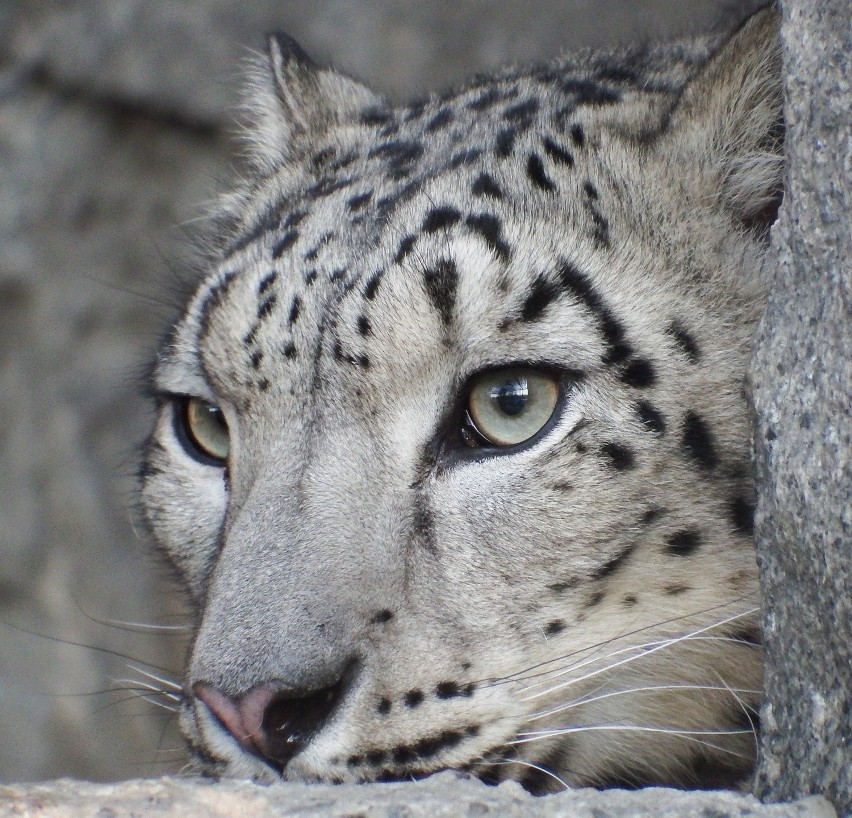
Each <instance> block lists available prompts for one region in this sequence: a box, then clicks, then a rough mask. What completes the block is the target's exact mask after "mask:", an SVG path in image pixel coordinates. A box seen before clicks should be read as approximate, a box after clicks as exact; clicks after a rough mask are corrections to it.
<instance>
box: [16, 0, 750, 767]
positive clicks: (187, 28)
mask: <svg viewBox="0 0 852 818" xmlns="http://www.w3.org/2000/svg"><path fill="white" fill-rule="evenodd" d="M756 5H759V0H594V1H593V0H541V1H540V2H531V3H520V2H517V0H466V1H465V2H460V3H441V2H437V0H431V2H423V1H422V0H421V1H420V2H415V0H371V2H354V0H314V2H311V3H307V2H297V0H277V1H276V2H273V0H252V1H251V2H240V1H239V0H180V1H178V0H2V2H0V781H14V780H21V781H23V780H37V779H43V778H50V777H55V776H60V775H73V776H78V777H85V778H92V779H116V778H123V777H128V776H139V775H141V776H147V775H158V774H163V773H166V772H170V771H175V770H177V769H179V768H180V766H181V764H182V763H183V757H182V755H181V751H180V741H179V739H178V737H177V735H176V733H175V732H174V730H173V725H172V724H171V722H170V720H169V714H168V713H167V712H165V711H163V710H162V709H160V708H158V707H157V706H155V705H153V704H150V703H148V702H145V701H143V700H142V699H140V698H139V697H138V696H137V695H136V694H135V692H134V691H132V690H127V689H126V688H127V687H128V686H132V685H129V683H128V682H126V681H122V680H123V679H128V678H133V679H135V680H137V682H139V681H141V682H144V683H152V684H155V683H154V682H152V681H151V680H150V679H147V681H146V677H145V676H144V675H142V673H141V672H140V670H139V668H147V670H148V671H150V672H152V673H154V674H157V675H166V676H171V677H179V672H180V667H181V664H182V660H183V654H184V651H185V641H184V640H185V634H184V633H183V632H182V631H180V630H177V631H159V632H157V633H139V632H134V631H131V630H128V629H127V628H125V627H124V626H120V625H118V624H116V622H118V621H123V622H131V623H132V622H137V623H139V622H143V623H157V624H160V625H168V626H180V625H185V624H186V622H187V621H188V620H187V617H186V614H185V612H184V610H183V607H182V602H181V599H180V593H179V591H178V589H177V588H176V587H175V586H174V585H172V584H171V583H170V581H169V575H168V571H167V570H166V569H165V568H164V567H163V566H162V564H161V563H160V562H159V561H158V559H157V557H156V555H155V553H154V551H153V549H152V548H151V546H150V544H149V543H148V542H146V541H145V539H144V537H143V536H142V535H141V534H138V533H137V530H136V529H137V528H138V526H134V515H135V512H134V510H133V506H134V478H133V473H134V467H135V461H136V459H137V450H138V446H139V445H140V443H141V441H142V440H143V439H144V437H145V434H146V431H147V428H148V425H149V422H150V418H149V414H148V410H147V408H146V405H145V401H144V398H143V387H144V375H145V370H146V365H147V363H148V362H149V361H150V360H151V357H152V354H153V351H154V349H155V347H156V342H157V339H158V337H159V335H160V334H161V333H162V332H163V330H164V328H165V326H166V325H167V323H168V321H169V320H170V318H171V316H173V315H174V313H175V310H176V309H177V307H178V306H179V299H180V293H182V292H185V290H186V287H187V286H188V282H191V281H192V278H193V275H194V274H193V271H192V264H191V258H192V253H191V249H190V248H191V236H192V232H193V222H194V221H195V220H196V219H198V217H199V215H200V212H201V211H200V208H199V205H201V204H203V203H205V202H207V201H209V200H210V199H211V198H212V197H213V195H214V194H215V192H216V191H217V190H220V189H222V187H223V186H224V183H225V180H227V178H228V176H229V174H230V172H231V167H232V159H233V143H232V142H231V141H230V140H229V134H230V133H232V132H233V123H234V120H233V116H232V113H231V112H232V111H233V106H234V103H235V100H236V92H237V89H238V88H239V75H240V68H239V66H240V60H241V59H242V58H244V57H245V56H246V55H247V54H248V53H249V50H251V49H255V50H257V49H261V48H262V46H263V33H264V32H265V31H268V30H272V29H284V30H286V31H288V32H289V33H291V34H293V35H294V36H295V37H296V38H297V39H298V40H299V41H300V42H301V43H302V45H303V46H304V47H305V48H306V50H307V51H308V52H309V53H310V54H312V55H313V56H314V57H315V58H316V59H317V60H318V61H322V62H332V63H334V64H335V65H336V66H337V67H339V68H341V69H344V70H346V71H349V72H350V73H353V74H355V75H356V76H358V77H360V78H362V79H364V80H366V81H368V82H369V83H371V84H373V85H374V86H376V87H377V88H379V89H381V90H383V91H385V92H386V93H388V94H390V95H391V96H393V97H395V98H404V97H407V96H414V95H416V94H417V93H419V92H423V91H428V90H430V89H438V88H440V87H441V86H444V85H447V84H451V83H453V82H455V81H458V80H460V79H462V78H463V77H464V76H466V75H468V74H470V73H474V72H477V71H482V70H487V69H488V68H491V67H493V66H497V65H500V64H503V63H506V62H511V61H518V60H521V61H524V60H531V59H546V58H548V57H550V56H554V55H557V54H558V53H560V52H561V51H564V50H565V49H568V48H572V47H577V46H581V45H598V44H604V43H616V42H619V41H623V40H630V39H636V38H652V39H655V38H665V37H669V36H673V35H677V34H684V33H690V32H696V31H702V30H706V29H709V28H712V27H714V26H715V25H718V24H719V23H720V21H722V20H726V21H728V22H735V21H736V20H737V19H738V18H739V17H741V16H743V15H744V14H746V13H747V12H748V11H749V10H750V9H751V8H753V7H755V6H756ZM134 660H138V661H134ZM142 663H151V664H142ZM122 688H125V689H124V690H122ZM111 689H112V692H105V691H110V690H111Z"/></svg>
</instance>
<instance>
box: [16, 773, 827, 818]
mask: <svg viewBox="0 0 852 818" xmlns="http://www.w3.org/2000/svg"><path fill="white" fill-rule="evenodd" d="M0 815H2V816H15V818H84V817H85V818H88V816H91V818H135V816H141V815H144V816H146V818H183V816H187V815H199V816H200V815H203V816H205V818H242V816H246V815H250V816H252V818H273V816H274V818H284V816H291V815H292V816H296V815H298V816H306V817H307V816H323V818H366V817H367V816H370V818H442V816H446V818H450V817H451V816H453V817H455V816H469V818H485V816H495V818H496V816H500V818H685V817H686V816H695V818H835V817H836V813H835V811H834V810H833V809H832V808H831V806H830V805H829V803H828V802H827V801H826V800H825V799H823V798H819V797H812V798H808V799H805V800H802V801H799V802H798V803H794V804H781V805H773V806H764V805H762V804H760V803H759V802H758V801H757V800H756V799H755V798H753V797H751V796H745V795H738V794H735V793H730V792H719V793H694V792H693V793H689V792H680V791H677V790H665V789H648V790H641V791H638V792H627V791H624V790H609V791H607V792H598V791H597V790H572V791H570V792H565V793H561V794H559V795H552V796H548V797H547V798H535V797H533V796H531V795H529V794H528V793H527V792H525V791H524V790H523V789H522V788H521V787H520V785H519V784H516V783H514V782H509V783H506V784H502V785H500V786H499V787H486V786H485V785H484V784H480V783H479V782H478V781H460V780H459V779H457V778H455V777H454V776H453V775H452V774H450V773H444V774H442V775H438V776H433V777H432V778H430V779H428V780H426V781H421V782H419V783H417V784H358V785H351V784H350V785H340V786H333V785H327V784H322V785H306V784H282V785H276V786H273V787H258V786H255V785H252V784H247V783H244V782H227V783H221V784H210V783H202V784H199V783H188V782H186V781H181V780H178V779H170V778H165V779H160V780H158V781H127V782H125V783H123V784H118V785H112V786H110V785H93V784H80V783H79V782H77V781H58V782H55V783H52V784H50V785H29V786H26V787H0Z"/></svg>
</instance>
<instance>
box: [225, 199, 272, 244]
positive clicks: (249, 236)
mask: <svg viewBox="0 0 852 818" xmlns="http://www.w3.org/2000/svg"><path fill="white" fill-rule="evenodd" d="M280 225H281V211H280V209H279V206H278V205H275V206H274V207H272V208H271V209H270V210H268V211H267V212H266V213H264V214H263V215H262V216H261V217H260V219H258V221H257V224H255V225H254V226H253V227H252V228H251V229H250V230H249V231H248V232H247V233H244V234H243V235H242V236H239V237H238V238H236V239H234V241H233V242H231V244H230V245H229V246H228V248H227V249H226V250H225V256H230V255H233V254H234V253H236V252H238V251H239V250H242V249H243V248H244V247H247V246H248V245H249V244H251V243H252V242H253V241H255V240H256V239H258V238H260V236H262V235H263V234H264V233H269V232H272V231H273V230H277V229H278V228H279V227H280Z"/></svg>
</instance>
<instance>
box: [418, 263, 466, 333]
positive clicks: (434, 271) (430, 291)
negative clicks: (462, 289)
mask: <svg viewBox="0 0 852 818" xmlns="http://www.w3.org/2000/svg"><path fill="white" fill-rule="evenodd" d="M423 280H424V283H425V286H426V294H427V295H428V296H429V300H430V301H431V302H432V306H433V307H434V308H435V309H436V310H437V311H438V314H439V315H440V316H441V321H442V323H443V324H444V326H449V325H450V323H451V322H452V320H453V311H454V309H455V305H456V291H457V289H458V271H457V270H456V263H455V262H454V261H453V260H452V259H440V260H439V261H437V262H435V263H434V264H432V265H431V266H430V267H429V268H428V269H427V270H426V271H425V272H424V273H423Z"/></svg>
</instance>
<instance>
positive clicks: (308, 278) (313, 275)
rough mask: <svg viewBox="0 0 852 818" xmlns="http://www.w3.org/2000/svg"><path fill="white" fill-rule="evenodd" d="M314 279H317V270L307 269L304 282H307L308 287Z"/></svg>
mask: <svg viewBox="0 0 852 818" xmlns="http://www.w3.org/2000/svg"><path fill="white" fill-rule="evenodd" d="M316 280H317V271H316V270H308V272H307V273H305V284H307V285H308V286H309V287H310V286H311V284H313V283H314V282H315V281H316Z"/></svg>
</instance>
